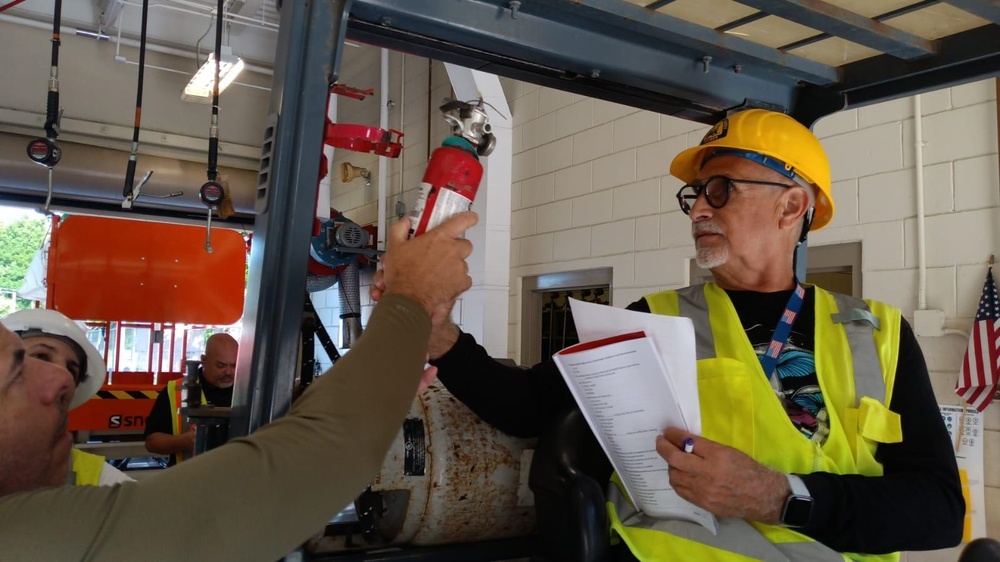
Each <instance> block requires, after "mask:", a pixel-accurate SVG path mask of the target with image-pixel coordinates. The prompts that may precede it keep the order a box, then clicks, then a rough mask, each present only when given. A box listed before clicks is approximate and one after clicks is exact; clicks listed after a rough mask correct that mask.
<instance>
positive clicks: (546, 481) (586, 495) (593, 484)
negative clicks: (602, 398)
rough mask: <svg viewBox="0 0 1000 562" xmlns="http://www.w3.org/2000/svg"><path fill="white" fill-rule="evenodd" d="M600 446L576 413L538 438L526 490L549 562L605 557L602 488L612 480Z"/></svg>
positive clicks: (605, 518)
mask: <svg viewBox="0 0 1000 562" xmlns="http://www.w3.org/2000/svg"><path fill="white" fill-rule="evenodd" d="M611 472H612V470H611V463H610V462H608V459H607V457H606V456H605V454H604V451H603V450H602V449H601V446H600V444H599V443H598V442H597V439H596V438H595V437H594V435H593V433H592V432H591V431H590V427H589V426H588V425H587V421H586V420H585V419H584V417H583V414H581V413H580V411H579V410H578V409H572V410H569V411H567V412H566V413H565V414H564V415H562V416H558V417H557V422H556V423H555V424H554V425H553V427H551V428H550V430H549V431H547V432H546V433H545V434H543V435H542V436H541V437H540V438H539V440H538V446H537V448H536V449H535V454H534V457H533V459H532V461H531V472H530V473H529V477H528V486H529V487H530V488H531V490H532V492H534V494H535V513H536V516H537V518H538V532H539V535H540V539H541V542H542V547H543V550H544V551H545V554H546V556H548V557H549V558H550V559H551V560H574V561H580V562H604V561H606V560H607V559H608V556H609V543H608V536H609V535H608V516H607V509H606V507H605V500H604V488H605V486H606V485H607V483H608V479H609V478H610V477H611Z"/></svg>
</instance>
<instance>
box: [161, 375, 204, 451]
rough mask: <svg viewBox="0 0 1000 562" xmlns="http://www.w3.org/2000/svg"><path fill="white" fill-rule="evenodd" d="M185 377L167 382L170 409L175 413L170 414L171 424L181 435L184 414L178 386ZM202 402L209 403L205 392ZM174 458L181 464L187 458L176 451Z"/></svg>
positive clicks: (176, 433)
mask: <svg viewBox="0 0 1000 562" xmlns="http://www.w3.org/2000/svg"><path fill="white" fill-rule="evenodd" d="M179 380H183V379H174V380H172V381H170V382H168V383H167V388H166V391H167V398H169V399H170V411H171V412H172V413H173V415H171V416H170V425H171V428H172V429H173V431H174V435H180V434H181V433H183V431H181V428H183V427H184V416H182V415H181V410H180V404H181V389H180V388H178V387H177V381H179ZM201 403H202V404H203V405H204V404H207V402H206V401H205V393H204V392H202V393H201ZM174 458H175V459H176V460H177V463H178V464H180V463H181V462H183V461H184V460H185V458H184V455H183V454H181V453H174Z"/></svg>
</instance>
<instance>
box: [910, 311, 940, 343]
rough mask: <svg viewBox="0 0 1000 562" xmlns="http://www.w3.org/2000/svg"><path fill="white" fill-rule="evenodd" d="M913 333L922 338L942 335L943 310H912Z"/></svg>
mask: <svg viewBox="0 0 1000 562" xmlns="http://www.w3.org/2000/svg"><path fill="white" fill-rule="evenodd" d="M913 333H914V334H916V335H918V336H920V337H924V338H936V337H939V336H942V335H944V311H941V310H933V309H929V310H914V311H913Z"/></svg>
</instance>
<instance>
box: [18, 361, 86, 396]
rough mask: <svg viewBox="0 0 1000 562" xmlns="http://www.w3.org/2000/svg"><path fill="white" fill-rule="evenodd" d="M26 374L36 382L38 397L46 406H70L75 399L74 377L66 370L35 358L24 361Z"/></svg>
mask: <svg viewBox="0 0 1000 562" xmlns="http://www.w3.org/2000/svg"><path fill="white" fill-rule="evenodd" d="M24 369H25V370H26V371H27V372H26V373H25V374H26V375H28V376H29V377H30V380H32V381H34V382H35V384H36V385H37V388H38V395H39V397H40V399H41V400H42V402H43V403H44V404H58V405H61V406H63V407H66V406H68V405H69V403H70V401H71V400H72V399H73V393H74V392H75V391H76V386H75V384H74V383H73V375H71V374H70V373H69V371H67V370H66V369H63V368H62V367H59V366H57V365H54V364H52V363H48V362H46V361H41V360H38V359H34V358H26V359H25V360H24Z"/></svg>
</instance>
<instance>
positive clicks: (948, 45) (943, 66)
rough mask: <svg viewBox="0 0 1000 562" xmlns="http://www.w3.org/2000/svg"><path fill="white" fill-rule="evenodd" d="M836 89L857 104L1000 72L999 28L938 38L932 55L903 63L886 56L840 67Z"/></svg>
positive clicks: (987, 27) (982, 77)
mask: <svg viewBox="0 0 1000 562" xmlns="http://www.w3.org/2000/svg"><path fill="white" fill-rule="evenodd" d="M842 69H843V72H844V79H843V81H842V82H841V84H840V85H839V86H837V89H838V90H839V91H841V92H843V93H845V94H846V95H847V103H848V107H858V106H861V105H868V104H871V103H876V102H880V101H886V100H890V99H894V98H899V97H903V96H909V95H913V94H919V93H921V92H928V91H931V90H938V89H941V88H944V87H946V86H951V85H955V84H961V83H964V82H972V81H974V80H982V79H986V78H990V77H992V76H997V75H1000V30H998V29H997V27H996V26H994V25H984V26H982V27H977V28H975V29H970V30H968V31H963V32H961V33H956V34H954V35H949V36H948V37H944V38H941V39H939V40H938V53H937V54H936V55H934V56H933V57H929V58H925V59H921V60H918V61H913V62H904V61H900V60H898V59H896V58H893V57H891V56H889V55H881V56H877V57H872V58H868V59H864V60H860V61H857V62H853V63H851V64H848V65H845V66H844V67H842Z"/></svg>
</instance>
